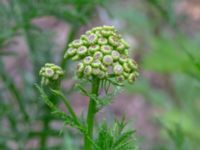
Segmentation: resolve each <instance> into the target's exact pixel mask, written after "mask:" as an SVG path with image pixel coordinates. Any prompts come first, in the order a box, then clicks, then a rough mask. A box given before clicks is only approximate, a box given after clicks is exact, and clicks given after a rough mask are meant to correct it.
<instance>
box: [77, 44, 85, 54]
mask: <svg viewBox="0 0 200 150" xmlns="http://www.w3.org/2000/svg"><path fill="white" fill-rule="evenodd" d="M77 53H78V54H79V55H80V56H83V55H85V54H86V53H87V47H85V46H81V47H79V48H78V49H77Z"/></svg>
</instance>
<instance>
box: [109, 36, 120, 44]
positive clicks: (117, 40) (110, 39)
mask: <svg viewBox="0 0 200 150" xmlns="http://www.w3.org/2000/svg"><path fill="white" fill-rule="evenodd" d="M108 41H109V43H110V44H111V45H113V46H118V45H119V39H118V38H117V37H115V36H110V37H109V39H108Z"/></svg>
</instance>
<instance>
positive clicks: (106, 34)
mask: <svg viewBox="0 0 200 150" xmlns="http://www.w3.org/2000/svg"><path fill="white" fill-rule="evenodd" d="M101 33H102V35H103V36H105V37H107V36H109V35H111V34H112V32H111V31H107V30H102V31H101Z"/></svg>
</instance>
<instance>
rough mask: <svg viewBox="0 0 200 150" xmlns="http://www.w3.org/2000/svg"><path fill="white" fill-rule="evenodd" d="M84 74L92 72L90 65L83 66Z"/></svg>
mask: <svg viewBox="0 0 200 150" xmlns="http://www.w3.org/2000/svg"><path fill="white" fill-rule="evenodd" d="M84 74H85V75H87V76H89V75H91V74H92V67H91V66H90V65H88V66H86V67H85V69H84Z"/></svg>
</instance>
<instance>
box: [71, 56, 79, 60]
mask: <svg viewBox="0 0 200 150" xmlns="http://www.w3.org/2000/svg"><path fill="white" fill-rule="evenodd" d="M71 59H72V60H74V61H76V60H79V59H80V57H79V56H78V55H75V56H73V57H72V58H71Z"/></svg>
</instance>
